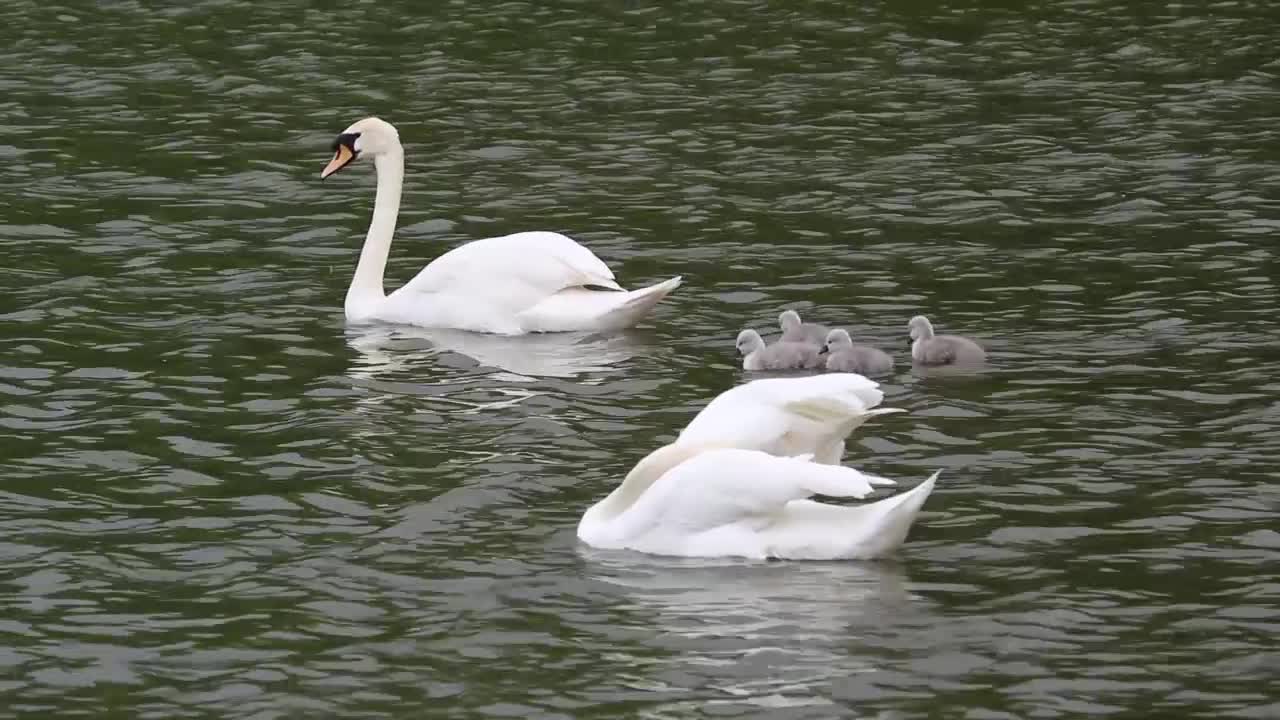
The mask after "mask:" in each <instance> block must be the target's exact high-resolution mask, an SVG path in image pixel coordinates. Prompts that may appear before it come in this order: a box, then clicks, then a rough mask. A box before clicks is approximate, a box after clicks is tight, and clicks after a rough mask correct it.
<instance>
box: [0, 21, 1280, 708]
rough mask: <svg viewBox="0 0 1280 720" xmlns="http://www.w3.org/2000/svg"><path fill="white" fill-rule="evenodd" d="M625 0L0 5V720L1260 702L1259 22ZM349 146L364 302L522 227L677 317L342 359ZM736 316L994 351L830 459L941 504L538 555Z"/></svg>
mask: <svg viewBox="0 0 1280 720" xmlns="http://www.w3.org/2000/svg"><path fill="white" fill-rule="evenodd" d="M669 5H670V7H662V6H657V5H650V4H641V3H588V2H576V3H522V2H507V3H495V4H490V5H487V6H486V5H485V4H483V3H463V2H451V3H434V4H427V3H410V2H407V1H404V0H401V1H399V2H379V3H348V4H332V5H330V6H329V7H328V8H327V9H316V10H305V11H304V10H279V9H272V8H271V7H268V6H266V5H264V4H257V3H250V2H244V1H243V0H224V1H222V2H203V3H188V4H178V3H138V2H98V3H73V4H67V5H61V6H60V5H56V4H48V3H34V2H27V1H25V0H18V1H17V2H11V3H9V4H8V5H7V6H6V7H7V12H6V14H5V22H6V23H7V31H6V33H5V41H4V43H3V44H2V45H3V47H2V48H0V63H2V64H3V67H5V68H6V71H5V72H4V73H2V74H0V129H2V131H3V132H2V133H0V189H2V190H3V191H4V198H5V202H4V204H3V206H0V262H3V267H4V270H3V271H2V272H0V298H3V299H2V300H0V349H2V350H0V352H2V354H0V479H2V481H3V482H2V483H0V563H2V565H0V567H2V568H3V569H2V571H0V717H6V718H8V717H20V716H22V717H37V716H39V717H53V716H59V717H72V716H85V717H94V718H99V717H107V718H174V717H221V718H227V717H235V718H255V719H259V718H261V719H265V718H292V717H362V718H384V717H385V718H390V717H425V716H431V717H457V718H463V717H466V718H472V717H476V718H478V717H545V718H552V717H559V718H563V717H646V718H690V717H759V718H766V717H767V718H833V717H840V718H846V717H847V718H874V719H876V720H902V719H908V718H968V719H972V720H998V719H1005V718H1008V719H1012V718H1070V717H1082V716H1108V717H1161V718H1213V719H1214V720H1220V719H1222V718H1275V717H1280V691H1278V690H1277V689H1276V688H1277V687H1280V686H1278V685H1277V684H1276V677H1277V673H1278V672H1280V671H1278V670H1277V668H1280V642H1278V641H1277V636H1278V634H1280V532H1278V527H1280V526H1278V522H1277V519H1278V518H1280V512H1278V505H1280V490H1278V489H1277V484H1276V472H1275V468H1276V467H1277V465H1278V464H1280V402H1277V395H1278V391H1280V381H1277V379H1276V376H1277V371H1278V370H1280V344H1278V341H1280V328H1278V326H1277V324H1276V321H1275V318H1276V315H1277V313H1278V312H1280V299H1278V298H1277V285H1276V273H1277V263H1276V255H1277V248H1278V246H1277V240H1278V237H1277V236H1278V235H1280V220H1277V218H1280V142H1277V137H1278V136H1277V121H1278V119H1280V115H1278V113H1277V108H1278V107H1280V77H1278V75H1280V60H1277V57H1280V56H1278V55H1277V53H1276V48H1277V42H1276V38H1277V36H1278V35H1280V10H1278V9H1276V7H1280V6H1273V5H1272V4H1271V3H1268V2H1264V1H1262V0H1258V1H1256V2H1247V1H1245V2H1219V3H1212V4H1206V3H1186V4H1155V3H1153V4H1148V5H1142V4H1140V3H1133V4H1116V3H1108V2H1104V1H1103V0H1081V1H1079V2H1064V3H1036V2H1033V3H1031V4H1030V6H1029V7H1021V6H1019V4H1017V3H978V2H958V3H950V4H940V5H934V4H928V3H880V2H877V3H830V2H828V3H813V4H810V5H809V6H807V7H803V6H800V5H787V4H783V3H773V4H766V3H753V2H734V1H732V0H726V1H725V2H715V3H713V2H706V1H705V0H693V1H692V2H686V3H681V4H678V5H677V4H674V3H673V4H669ZM1130 6H1132V7H1130ZM1139 6H1141V7H1144V8H1147V9H1145V10H1138V9H1135V8H1138V7H1139ZM793 7H794V8H796V9H789V8H793ZM370 113H377V114H379V115H381V116H383V117H385V118H386V119H388V120H390V121H392V122H394V123H395V124H396V125H397V126H398V127H399V129H400V132H401V136H402V138H403V139H404V141H405V143H406V147H407V152H408V162H409V167H408V177H407V181H406V182H407V186H406V193H405V201H404V202H405V207H404V211H403V212H402V215H401V228H400V230H399V232H398V233H397V238H398V240H397V243H396V245H395V247H394V249H393V251H392V259H391V263H390V266H389V268H390V269H389V276H390V284H391V285H392V286H394V285H395V284H398V283H399V282H402V281H403V280H405V279H407V278H408V277H411V276H412V274H413V273H415V272H416V271H417V269H418V268H420V267H421V266H422V265H423V264H425V263H426V262H428V261H429V260H430V259H431V258H433V257H435V256H436V255H439V254H440V253H441V252H443V251H444V250H445V249H447V248H449V247H453V246H455V245H456V244H458V243H460V242H463V241H465V240H468V239H474V238H478V237H484V236H487V235H496V234H502V233H507V232H513V231H517V230H529V229H548V230H558V231H561V232H566V233H569V234H571V235H573V236H575V237H577V238H578V239H580V240H581V241H582V242H583V243H584V244H586V245H587V246H589V247H590V248H592V249H593V250H594V251H595V252H596V253H597V254H598V255H600V256H601V257H602V258H603V259H604V260H605V261H606V262H608V263H609V264H610V265H611V266H612V267H613V268H614V269H615V271H616V272H617V273H618V275H619V279H620V280H622V282H623V283H624V284H627V285H629V286H638V285H641V284H645V283H648V282H653V281H656V280H659V279H662V278H665V277H668V276H670V275H674V274H683V275H684V276H685V278H686V285H685V286H684V287H683V288H681V289H680V290H679V291H678V293H677V294H676V295H674V296H672V298H671V300H670V302H668V303H666V304H664V305H663V306H662V308H661V309H660V310H659V311H658V312H657V313H656V314H655V315H654V316H653V317H652V320H651V322H649V323H646V325H645V326H644V327H642V328H640V329H639V330H637V331H635V332H631V333H627V334H624V335H619V336H615V337H610V338H596V339H585V340H584V339H581V338H577V339H573V338H570V339H566V338H563V337H553V338H524V339H518V340H501V339H494V338H478V337H467V336H459V335H450V334H429V333H414V332H407V333H402V332H396V331H392V330H387V329H369V328H363V329H362V328H346V327H344V322H343V319H342V314H341V307H340V306H341V301H342V297H343V294H344V292H345V289H346V283H347V282H348V280H349V278H350V272H351V270H352V268H353V266H354V263H355V259H356V255H357V252H358V246H359V242H360V240H361V238H362V237H363V232H364V228H365V225H366V223H367V221H368V214H369V210H370V208H371V205H372V193H373V176H372V172H370V170H369V168H367V167H365V168H360V169H358V170H353V171H352V172H349V173H345V174H343V175H340V176H338V177H336V178H333V179H331V180H328V181H325V182H324V183H321V182H320V181H319V178H318V174H319V170H320V168H321V167H322V166H323V165H324V163H325V162H326V161H327V160H328V155H329V153H328V143H329V142H330V141H331V139H332V137H333V135H334V134H335V133H337V132H338V131H340V130H342V129H343V128H344V127H346V126H347V125H348V124H349V123H350V122H351V121H353V120H355V119H357V118H359V117H361V116H363V115H365V114H370ZM783 307H796V308H798V309H800V310H801V311H802V312H803V314H804V315H805V316H806V318H809V319H812V320H815V321H820V322H825V323H829V324H837V325H844V326H847V327H849V328H850V329H851V330H852V331H853V333H854V335H855V337H861V338H864V339H868V340H871V341H873V342H876V343H880V344H882V345H884V346H886V347H889V348H892V349H894V350H895V351H896V353H897V355H898V357H899V360H900V361H901V360H903V359H904V358H905V357H906V355H905V349H906V342H907V338H906V321H907V319H908V318H909V317H910V316H911V315H912V314H915V313H917V312H927V313H929V314H930V315H931V316H933V317H934V319H935V322H936V323H937V324H938V325H939V328H940V330H943V331H955V332H964V333H966V334H970V335H974V336H977V337H980V338H983V339H985V340H987V341H988V342H989V345H990V347H991V348H992V350H993V362H992V365H993V367H992V369H991V371H990V372H988V373H986V374H983V375H979V376H965V377H955V376H937V377H935V376H924V375H921V374H918V373H912V372H910V370H909V369H904V371H903V372H901V373H900V374H898V375H896V376H894V377H892V378H889V379H888V380H887V381H886V384H885V387H886V390H887V392H888V395H889V396H890V403H891V404H894V405H898V406H902V407H906V408H909V409H910V410H912V413H911V414H909V415H905V416H894V417H891V418H885V419H883V420H881V421H877V422H875V423H874V424H873V425H870V426H867V427H866V428H865V429H864V430H863V431H861V432H860V433H859V434H858V435H857V436H856V438H855V441H854V442H852V443H851V445H850V450H851V453H850V455H851V458H852V460H853V462H856V463H857V464H858V465H859V466H860V467H864V468H866V469H868V470H870V471H874V472H879V473H883V474H888V475H891V476H894V477H898V478H901V479H902V481H903V485H904V486H906V487H910V486H911V485H913V484H914V483H915V482H917V481H918V480H919V479H923V478H924V477H925V476H926V474H927V473H928V472H930V471H932V470H933V469H936V468H943V469H945V472H944V474H943V476H942V484H940V486H939V489H938V491H937V492H936V493H935V494H934V496H933V497H932V498H931V499H930V501H929V504H928V505H927V506H926V511H927V512H926V513H925V514H924V515H923V516H922V517H921V519H920V521H919V524H918V525H917V527H916V529H915V530H914V531H913V534H912V536H911V538H910V539H909V541H908V543H907V545H906V546H905V548H904V549H903V551H902V553H901V557H900V559H898V560H896V561H893V562H884V563H866V564H849V563H829V564H803V563H768V564H753V563H741V562H691V561H674V560H668V559H659V558H647V557H643V556H637V555H629V554H621V553H595V552H591V551H588V550H585V549H584V548H581V547H579V545H578V543H577V540H576V538H575V536H574V527H575V525H576V523H577V519H578V516H579V514H580V513H581V511H582V510H583V509H584V508H585V507H587V506H588V505H589V504H590V503H591V502H593V501H594V500H595V499H596V498H598V497H599V496H601V495H603V494H604V493H606V492H607V491H608V490H609V489H610V488H612V487H613V485H614V484H615V483H616V482H617V481H618V479H620V478H621V477H622V475H623V474H624V473H625V472H626V470H627V469H629V468H630V466H631V465H632V464H633V463H634V462H635V461H636V460H637V459H638V458H639V457H640V456H641V455H643V454H644V453H645V452H647V451H648V450H649V449H651V448H653V447H654V446H655V445H656V444H658V443H661V442H664V441H665V440H667V439H669V438H670V437H671V436H672V435H673V434H674V433H675V432H676V431H678V430H679V428H681V427H682V426H683V425H684V424H685V423H686V422H687V421H688V420H689V418H690V417H691V416H692V414H693V413H694V412H695V411H696V410H697V409H698V408H699V407H700V406H701V405H702V403H704V402H705V400H706V399H707V398H710V397H712V396H714V395H715V394H716V393H718V392H720V391H722V390H724V389H726V388H728V387H730V386H732V385H733V384H735V383H737V382H740V381H741V379H742V376H741V373H740V371H738V370H737V369H736V367H737V362H738V361H737V359H736V358H735V357H734V348H733V340H734V336H735V335H736V333H737V331H738V330H739V329H740V328H742V327H744V326H747V325H753V326H756V327H759V328H762V329H770V328H772V326H773V322H774V318H775V317H776V314H777V312H778V311H779V310H780V309H781V308H783Z"/></svg>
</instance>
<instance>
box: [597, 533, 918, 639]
mask: <svg viewBox="0 0 1280 720" xmlns="http://www.w3.org/2000/svg"><path fill="white" fill-rule="evenodd" d="M580 552H581V553H582V556H583V557H584V558H585V559H586V560H587V562H588V567H587V576H588V577H590V578H592V579H594V580H598V581H600V582H603V583H607V584H609V585H613V586H615V587H618V588H620V589H621V590H622V591H623V592H624V593H625V594H626V596H627V597H628V598H630V599H631V600H633V601H634V602H635V604H636V605H637V606H638V607H642V608H645V609H648V610H650V611H655V620H656V622H657V623H658V624H659V625H660V626H661V627H662V629H663V630H665V631H667V632H671V633H675V634H678V635H684V636H687V637H698V636H716V637H733V638H744V639H750V638H760V639H765V638H768V639H769V641H770V642H777V641H779V638H778V637H776V636H775V635H774V634H773V633H772V632H771V631H772V630H775V629H777V628H778V627H779V626H784V625H791V624H792V623H794V624H796V625H797V626H799V627H801V628H803V630H802V631H800V632H799V633H794V632H788V633H787V635H786V636H787V638H789V639H790V640H793V641H799V640H805V639H810V640H814V641H819V642H824V643H825V642H827V641H828V640H829V638H830V637H831V633H844V632H846V630H847V627H848V626H849V625H850V624H851V623H852V624H856V625H864V624H865V623H866V618H865V617H864V616H865V615H867V614H868V613H873V614H878V613H881V612H884V611H886V610H887V609H893V608H901V607H903V606H905V605H908V604H909V603H910V602H911V595H910V593H909V592H908V591H907V589H906V573H905V572H904V570H903V567H902V565H901V564H899V563H897V562H892V561H886V562H872V563H846V562H839V563H788V562H760V561H732V560H716V559H706V560H704V559H696V558H691V559H686V558H658V557H651V556H647V555H641V554H639V553H631V552H625V551H602V550H595V549H591V548H586V547H583V548H582V549H581V550H580Z"/></svg>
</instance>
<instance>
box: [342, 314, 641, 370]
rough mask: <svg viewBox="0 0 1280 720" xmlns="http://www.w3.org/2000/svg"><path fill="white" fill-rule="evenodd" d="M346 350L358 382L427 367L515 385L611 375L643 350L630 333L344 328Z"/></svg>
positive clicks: (396, 326) (632, 333) (386, 327)
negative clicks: (489, 372) (487, 372)
mask: <svg viewBox="0 0 1280 720" xmlns="http://www.w3.org/2000/svg"><path fill="white" fill-rule="evenodd" d="M347 344H348V345H350V346H351V347H352V348H354V349H355V350H356V351H357V352H359V353H360V355H359V357H357V358H356V359H355V361H354V363H353V365H352V367H351V370H350V371H349V373H348V374H349V375H350V376H351V377H353V378H357V379H361V380H379V379H381V380H386V379H390V376H392V375H395V374H397V373H400V372H403V371H407V370H415V369H419V368H422V367H428V366H430V365H432V364H443V365H447V366H449V367H454V368H457V367H467V366H468V365H473V364H475V365H481V366H485V367H492V368H498V369H500V370H504V371H506V373H508V376H507V377H506V378H505V379H507V380H515V381H521V380H528V379H530V378H537V377H560V378H568V377H576V376H578V375H582V374H584V373H590V372H602V371H607V370H611V369H613V366H615V365H617V364H618V363H621V362H624V361H626V360H629V359H631V358H632V357H633V356H635V355H636V353H637V352H639V351H640V349H641V348H643V347H644V344H643V343H642V342H641V341H640V340H639V337H638V335H637V334H636V333H635V332H634V331H632V332H623V333H608V334H600V333H540V334H532V335H520V336H516V337H511V336H506V335H488V334H484V333H473V332H465V331H462V330H447V329H427V328H418V327H412V326H407V325H382V326H366V327H349V328H347ZM459 356H461V357H459Z"/></svg>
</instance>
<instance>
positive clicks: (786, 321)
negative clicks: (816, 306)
mask: <svg viewBox="0 0 1280 720" xmlns="http://www.w3.org/2000/svg"><path fill="white" fill-rule="evenodd" d="M778 324H779V325H781V326H782V332H786V331H788V330H793V329H795V328H798V327H800V313H798V312H796V311H795V310H783V311H782V314H781V315H779V316H778Z"/></svg>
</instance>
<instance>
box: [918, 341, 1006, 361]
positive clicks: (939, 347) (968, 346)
mask: <svg viewBox="0 0 1280 720" xmlns="http://www.w3.org/2000/svg"><path fill="white" fill-rule="evenodd" d="M917 348H918V349H917ZM911 356H912V359H914V360H915V361H916V362H918V363H920V364H922V365H977V364H980V363H982V362H984V361H985V360H986V359H987V353H986V351H985V350H983V349H982V346H981V345H979V344H978V343H976V342H974V341H972V340H970V339H969V338H967V337H961V336H959V335H934V336H933V337H931V338H928V339H925V340H918V341H916V343H915V344H913V346H912V348H911Z"/></svg>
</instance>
